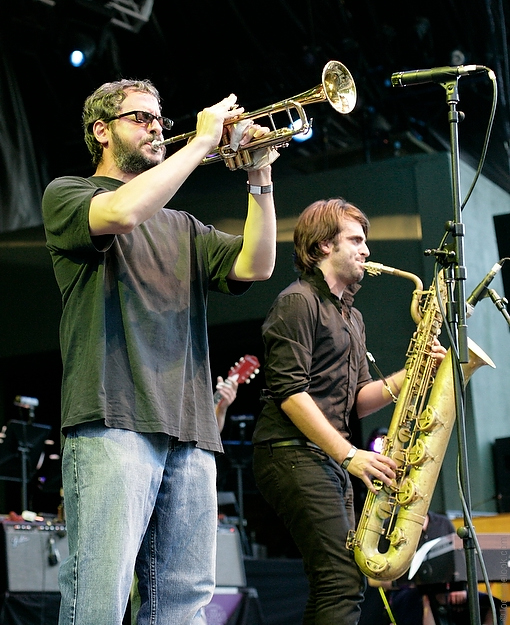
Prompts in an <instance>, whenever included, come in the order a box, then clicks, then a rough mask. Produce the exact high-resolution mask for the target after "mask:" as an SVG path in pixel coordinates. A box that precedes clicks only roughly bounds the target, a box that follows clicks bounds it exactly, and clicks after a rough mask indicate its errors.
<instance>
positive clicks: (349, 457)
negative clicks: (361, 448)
mask: <svg viewBox="0 0 510 625" xmlns="http://www.w3.org/2000/svg"><path fill="white" fill-rule="evenodd" d="M357 451H358V448H357V447H354V445H353V446H352V447H351V448H350V449H349V453H348V454H347V456H345V458H344V461H343V462H342V464H341V465H340V466H341V467H342V469H347V467H348V466H349V463H350V461H351V460H352V459H353V458H354V454H355V453H356V452H357Z"/></svg>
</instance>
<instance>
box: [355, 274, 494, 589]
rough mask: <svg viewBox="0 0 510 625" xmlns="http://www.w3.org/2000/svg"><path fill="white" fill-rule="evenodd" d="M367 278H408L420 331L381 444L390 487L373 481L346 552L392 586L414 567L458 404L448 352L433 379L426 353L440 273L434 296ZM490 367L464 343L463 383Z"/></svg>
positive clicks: (434, 329)
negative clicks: (391, 469)
mask: <svg viewBox="0 0 510 625" xmlns="http://www.w3.org/2000/svg"><path fill="white" fill-rule="evenodd" d="M365 269H366V270H367V272H368V273H369V274H372V275H379V274H380V273H389V274H393V275H397V276H401V277H405V278H409V279H412V280H413V281H414V282H415V284H416V285H417V289H416V290H415V292H414V294H413V303H412V306H411V314H412V316H413V320H414V321H415V322H416V323H417V325H418V327H417V330H416V332H415V334H414V336H413V338H412V339H411V342H410V345H409V348H408V351H407V360H406V365H405V368H406V377H405V380H404V383H403V385H402V389H401V391H400V394H399V397H398V400H397V403H396V405H395V410H394V413H393V417H392V420H391V423H390V427H389V429H388V434H387V435H386V437H385V440H384V444H383V449H382V452H381V453H383V454H384V455H386V456H389V457H391V458H393V460H394V461H395V462H396V464H397V471H396V473H397V475H396V478H395V480H394V483H393V484H392V486H391V487H387V486H385V485H383V484H382V483H381V482H377V481H376V482H374V485H376V486H377V488H378V491H377V493H376V494H374V493H371V492H369V493H368V495H367V498H366V500H365V504H364V507H363V511H362V513H361V516H360V519H359V522H358V526H357V528H356V530H355V531H352V530H351V532H350V533H349V536H348V539H347V546H348V548H349V549H351V550H352V551H353V552H354V557H355V560H356V562H357V564H358V566H359V568H360V569H361V571H362V572H363V573H364V574H365V575H366V576H367V577H371V578H373V579H377V580H384V581H391V580H395V579H398V578H399V577H400V576H401V575H403V574H404V573H405V572H406V571H407V569H408V568H409V566H410V565H411V561H412V558H413V556H414V554H415V551H416V548H417V546H418V541H419V539H420V536H421V531H422V526H423V523H424V521H425V518H426V516H427V512H428V509H429V506H430V502H431V500H432V495H433V492H434V488H435V485H436V482H437V478H438V476H439V471H440V469H441V465H442V462H443V459H444V455H445V453H446V448H447V446H448V442H449V440H450V435H451V432H452V430H453V426H454V423H455V417H456V410H455V397H454V388H453V363H452V353H451V349H450V350H448V352H447V354H446V357H445V358H444V360H443V362H442V363H441V365H440V366H439V368H438V370H437V373H436V372H435V359H434V358H433V356H432V351H431V347H432V345H433V342H434V339H435V338H436V337H437V336H438V335H439V333H440V331H441V325H442V322H443V318H442V314H441V312H440V307H439V303H438V301H439V300H438V298H439V297H441V298H445V297H446V288H445V283H444V278H443V272H440V273H439V276H438V279H437V285H438V286H437V289H438V291H439V292H436V286H435V284H433V285H432V286H431V287H430V289H429V290H428V291H423V290H421V287H420V286H419V285H420V284H421V281H420V279H419V278H418V277H417V276H414V274H409V273H408V272H402V271H400V270H396V269H393V268H392V267H385V266H384V265H380V264H379V263H365ZM483 365H489V366H491V367H495V365H494V363H493V362H492V360H491V359H490V358H489V356H487V354H485V353H484V352H483V350H482V349H480V348H479V347H478V346H477V345H476V344H475V343H474V342H473V341H471V340H469V362H468V363H466V364H462V369H463V376H464V383H465V384H467V382H468V381H469V378H470V377H471V375H472V374H473V373H474V372H475V371H476V370H477V369H478V368H479V367H481V366H483Z"/></svg>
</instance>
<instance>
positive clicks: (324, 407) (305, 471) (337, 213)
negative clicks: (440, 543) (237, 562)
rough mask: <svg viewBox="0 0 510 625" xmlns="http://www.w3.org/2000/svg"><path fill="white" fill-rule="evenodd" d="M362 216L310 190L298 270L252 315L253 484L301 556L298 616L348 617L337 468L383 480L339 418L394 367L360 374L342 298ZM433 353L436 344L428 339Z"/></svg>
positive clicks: (381, 394) (348, 308)
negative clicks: (255, 320) (258, 350)
mask: <svg viewBox="0 0 510 625" xmlns="http://www.w3.org/2000/svg"><path fill="white" fill-rule="evenodd" d="M368 229H369V222H368V219H367V217H366V216H365V215H364V213H363V212H362V211H361V210H359V209H358V208H357V207H355V206H354V205H353V204H351V203H349V202H346V201H345V200H343V199H341V198H335V199H329V200H319V201H317V202H314V203H313V204H311V205H310V206H308V207H307V208H306V209H305V210H304V211H303V213H302V214H301V215H300V217H299V219H298V222H297V225H296V228H295V231H294V253H295V264H296V267H297V269H298V270H299V271H300V272H301V273H300V277H299V278H298V280H296V281H295V282H293V283H292V284H291V285H290V286H289V287H287V288H286V289H285V290H284V291H282V292H281V293H280V294H279V296H278V297H277V299H276V301H275V302H274V304H273V306H272V308H271V309H270V311H269V313H268V315H267V317H266V320H265V322H264V325H263V329H262V332H263V338H264V343H265V376H266V382H267V386H268V388H267V391H265V393H264V397H263V399H264V405H263V408H262V411H261V414H260V416H259V418H258V420H257V424H256V428H255V432H254V437H253V443H254V460H253V463H254V474H255V478H256V482H257V485H258V487H259V489H260V491H261V493H262V494H263V496H264V497H265V498H266V500H267V501H268V502H269V504H270V505H271V506H272V507H273V508H274V509H275V511H276V512H277V514H278V515H279V516H280V517H281V519H282V520H283V522H284V524H285V525H286V527H287V528H288V530H289V531H290V533H291V535H292V537H293V539H294V541H295V543H296V545H297V547H298V548H299V550H300V552H301V554H302V556H303V563H304V568H305V572H306V574H307V577H308V580H309V585H310V593H309V598H308V602H307V605H306V609H305V615H304V619H303V623H304V624H306V625H331V623H342V625H354V624H355V623H357V621H358V619H359V615H360V603H361V601H362V599H363V592H364V586H365V581H364V576H363V575H362V574H361V572H360V571H359V570H358V568H357V566H356V564H355V562H354V560H353V558H352V555H351V553H350V552H349V551H348V549H347V547H346V538H347V534H348V531H349V530H350V529H352V528H353V527H354V508H353V494H352V486H351V482H350V477H349V473H350V474H352V475H354V476H355V477H357V478H360V479H361V480H362V481H363V482H364V483H365V485H366V486H367V488H368V489H369V490H370V491H371V492H375V487H374V484H373V480H380V481H382V482H383V483H384V484H387V485H390V483H391V481H392V480H393V479H394V478H395V472H394V471H395V469H396V465H395V463H394V461H393V460H392V459H391V458H389V457H387V456H382V455H381V454H378V453H374V452H369V451H364V450H361V449H356V448H355V447H354V446H353V445H352V444H351V443H350V442H349V436H350V433H349V419H350V418H362V417H365V416H366V415H369V414H371V413H373V412H374V411H376V410H378V409H380V408H382V407H383V406H386V405H387V404H389V403H390V402H391V401H392V399H393V398H394V397H396V396H397V395H398V393H399V390H400V388H401V386H402V383H403V380H404V377H405V370H404V369H402V370H401V371H399V372H397V373H394V374H392V375H391V376H388V377H387V378H386V379H385V380H372V378H371V376H370V373H369V369H368V363H367V358H366V346H365V328H364V324H363V319H362V315H361V313H360V312H359V311H358V310H356V309H355V308H354V307H353V299H354V294H355V293H356V291H357V290H358V288H359V285H358V283H359V282H360V280H361V279H362V278H363V275H364V267H363V265H364V262H365V260H366V259H367V257H368V256H369V249H368V247H367V235H368ZM433 350H434V355H435V357H436V358H437V360H438V361H440V360H442V358H443V357H444V354H445V349H444V348H443V347H442V346H441V345H439V343H438V342H435V344H434V347H433Z"/></svg>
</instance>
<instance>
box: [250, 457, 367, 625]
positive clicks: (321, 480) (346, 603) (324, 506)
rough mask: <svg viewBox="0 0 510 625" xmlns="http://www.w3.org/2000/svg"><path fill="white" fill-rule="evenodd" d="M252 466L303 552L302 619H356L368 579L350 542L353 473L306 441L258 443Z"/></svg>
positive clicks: (348, 622) (311, 623)
mask: <svg viewBox="0 0 510 625" xmlns="http://www.w3.org/2000/svg"><path fill="white" fill-rule="evenodd" d="M253 470H254V475H255V480H256V482H257V486H258V488H259V489H260V492H261V493H262V495H263V496H264V498H265V499H266V500H267V502H268V503H269V504H270V505H271V506H272V507H273V508H274V509H275V511H276V513H277V514H278V516H279V517H280V518H281V519H282V520H283V522H284V524H285V526H286V527H287V529H288V530H289V531H290V533H291V535H292V537H293V539H294V542H295V543H296V545H297V547H298V548H299V550H300V552H301V554H302V556H303V564H304V569H305V572H306V575H307V577H308V581H309V584H310V594H309V598H308V602H307V605H306V610H305V616H304V620H303V623H304V624H306V625H332V624H333V623H338V624H340V623H341V624H342V625H355V624H356V623H357V622H358V619H359V615H360V602H361V601H362V598H363V591H364V587H365V580H364V577H363V576H362V575H361V574H360V572H359V570H358V567H357V566H356V564H355V562H354V559H353V557H352V554H351V552H350V551H348V549H347V547H346V539H347V533H348V531H349V530H350V529H353V527H354V505H353V492H352V485H351V482H350V479H349V474H348V473H347V471H346V470H345V469H342V468H341V467H340V466H339V465H338V464H337V463H336V462H333V461H332V460H331V458H329V456H327V455H326V454H324V453H323V452H322V451H320V450H315V449H310V448H307V447H279V448H273V449H270V448H268V447H255V449H254V454H253Z"/></svg>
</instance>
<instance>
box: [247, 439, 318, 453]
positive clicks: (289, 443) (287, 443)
mask: <svg viewBox="0 0 510 625" xmlns="http://www.w3.org/2000/svg"><path fill="white" fill-rule="evenodd" d="M256 447H269V448H270V449H273V448H274V447H310V448H311V449H318V450H319V451H322V450H321V448H320V447H319V445H316V444H315V443H312V441H307V440H305V439H304V438H289V439H287V440H284V441H266V442H265V443H259V444H258V445H256Z"/></svg>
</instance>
